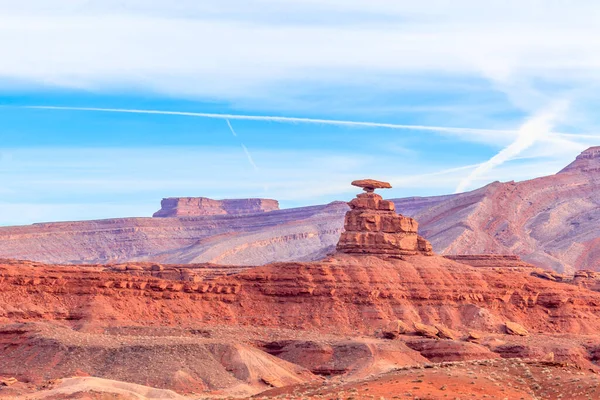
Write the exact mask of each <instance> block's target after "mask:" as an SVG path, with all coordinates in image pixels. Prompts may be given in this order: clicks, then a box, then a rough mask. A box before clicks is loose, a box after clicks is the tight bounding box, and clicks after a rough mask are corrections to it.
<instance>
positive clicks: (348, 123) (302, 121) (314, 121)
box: [21, 106, 517, 136]
mask: <svg viewBox="0 0 600 400" xmlns="http://www.w3.org/2000/svg"><path fill="white" fill-rule="evenodd" d="M21 108H32V109H41V110H70V111H96V112H113V113H131V114H159V115H180V116H187V117H201V118H215V119H224V120H232V119H238V120H250V121H270V122H282V123H296V124H323V125H337V126H352V127H370V128H388V129H407V130H418V131H431V132H447V133H474V134H487V135H495V136H498V135H502V134H503V135H505V134H513V135H514V134H516V133H517V131H515V130H500V129H478V128H454V127H445V126H428V125H402V124H388V123H382V122H363V121H346V120H336V119H318V118H298V117H277V116H267V115H242V114H212V113H197V112H186V111H162V110H136V109H121V108H97V107H62V106H22V107H21Z"/></svg>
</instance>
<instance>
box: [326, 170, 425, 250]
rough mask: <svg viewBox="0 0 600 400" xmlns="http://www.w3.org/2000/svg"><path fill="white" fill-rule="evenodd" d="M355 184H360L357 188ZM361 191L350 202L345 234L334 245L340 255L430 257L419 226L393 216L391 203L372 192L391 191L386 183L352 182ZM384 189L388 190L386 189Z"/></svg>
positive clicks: (399, 216) (415, 222) (413, 221)
mask: <svg viewBox="0 0 600 400" xmlns="http://www.w3.org/2000/svg"><path fill="white" fill-rule="evenodd" d="M356 182H359V183H360V185H359V184H357V183H356ZM352 184H353V185H354V186H360V187H363V188H364V189H365V191H366V193H361V194H359V195H357V196H356V198H355V199H353V200H352V201H350V202H349V203H348V205H349V206H350V211H348V212H347V213H346V217H345V221H344V229H345V231H344V232H343V233H342V235H341V237H340V241H339V242H338V244H337V250H338V251H339V252H342V253H354V254H384V255H415V254H419V253H421V254H427V255H430V254H433V253H432V248H431V245H430V244H429V242H428V241H427V240H425V239H423V238H422V237H420V236H419V235H418V234H417V232H418V228H419V225H418V223H417V221H415V220H414V219H412V218H409V217H405V216H403V215H400V214H398V213H396V207H395V205H394V203H393V202H391V201H389V200H383V198H382V197H381V196H380V195H378V194H376V193H373V190H374V189H375V188H385V187H391V186H390V185H389V183H387V182H379V181H374V180H370V179H368V180H362V181H354V182H352ZM386 185H387V186H386Z"/></svg>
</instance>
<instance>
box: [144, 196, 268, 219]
mask: <svg viewBox="0 0 600 400" xmlns="http://www.w3.org/2000/svg"><path fill="white" fill-rule="evenodd" d="M160 206H161V208H160V210H158V211H157V212H155V213H154V215H153V217H162V218H168V217H196V216H204V215H247V214H256V213H263V212H268V211H274V210H279V202H278V201H277V200H271V199H226V200H213V199H209V198H207V197H168V198H166V199H162V201H161V202H160Z"/></svg>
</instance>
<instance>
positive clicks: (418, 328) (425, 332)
mask: <svg viewBox="0 0 600 400" xmlns="http://www.w3.org/2000/svg"><path fill="white" fill-rule="evenodd" d="M413 327H414V328H415V332H416V333H417V335H419V336H424V337H428V338H437V337H438V336H437V335H438V333H439V332H440V331H439V330H437V328H436V327H434V326H431V325H425V324H421V323H419V322H415V323H414V324H413Z"/></svg>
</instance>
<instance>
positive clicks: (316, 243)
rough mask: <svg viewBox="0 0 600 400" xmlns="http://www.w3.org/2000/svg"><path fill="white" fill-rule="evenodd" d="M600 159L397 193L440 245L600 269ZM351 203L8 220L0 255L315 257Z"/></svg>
mask: <svg viewBox="0 0 600 400" xmlns="http://www.w3.org/2000/svg"><path fill="white" fill-rule="evenodd" d="M598 166H600V148H598V147H592V148H590V149H588V150H586V151H584V152H583V153H581V155H579V156H578V157H577V159H576V160H575V161H574V162H573V163H571V164H570V165H569V166H568V167H566V168H564V169H563V170H562V171H561V172H559V173H557V174H555V175H551V176H546V177H542V178H537V179H532V180H528V181H523V182H506V183H500V182H495V183H492V184H490V185H487V186H485V187H483V188H480V189H477V190H474V191H471V192H467V193H459V194H453V195H446V196H434V197H410V198H405V199H392V201H393V202H394V204H395V207H396V209H398V210H401V211H402V214H404V215H405V216H408V217H411V218H414V219H416V220H417V221H419V231H420V233H421V235H422V236H423V237H425V238H426V239H427V240H428V241H429V242H430V243H431V244H432V246H433V248H434V249H435V251H436V253H439V254H444V255H464V254H496V255H513V254H515V255H519V256H520V257H521V259H522V260H523V261H525V262H527V263H533V264H535V265H537V266H541V267H544V268H546V269H554V270H556V271H558V272H561V273H568V274H572V273H573V272H574V271H577V270H590V271H594V270H595V271H600V250H599V249H600V230H599V229H598V226H599V221H600V203H599V202H598V199H599V198H600V174H599V173H598V169H597V168H598ZM374 189H375V188H374ZM216 208H219V207H216ZM347 210H348V206H347V205H346V203H341V202H334V203H331V204H328V205H320V206H312V207H302V208H291V209H284V210H276V211H270V212H260V213H252V214H235V215H232V214H219V215H199V216H187V217H184V218H121V219H109V220H100V221H79V222H60V223H44V224H34V225H29V226H19V227H0V257H8V258H19V259H29V260H35V261H41V262H48V263H74V264H77V263H114V262H119V263H120V262H129V261H140V260H141V261H155V262H164V263H174V264H177V263H204V262H212V263H218V264H231V265H262V264H267V263H269V262H274V261H311V260H318V259H320V258H322V257H323V256H325V255H326V254H328V253H331V252H333V251H335V246H336V244H337V242H338V240H339V235H340V233H341V232H342V230H343V225H344V214H345V213H346V211H347ZM213 212H214V210H213ZM219 212H223V211H222V210H221V211H219ZM457 261H459V262H463V263H466V262H467V259H466V258H461V259H457ZM473 261H474V260H471V261H469V262H468V263H470V264H472V265H473ZM501 261H502V260H497V259H494V260H492V259H490V260H488V261H485V260H483V259H480V260H479V261H477V262H478V263H480V264H485V263H488V264H490V265H493V264H495V263H498V262H501ZM502 262H503V261H502ZM518 262H519V261H518V260H515V263H518Z"/></svg>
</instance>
